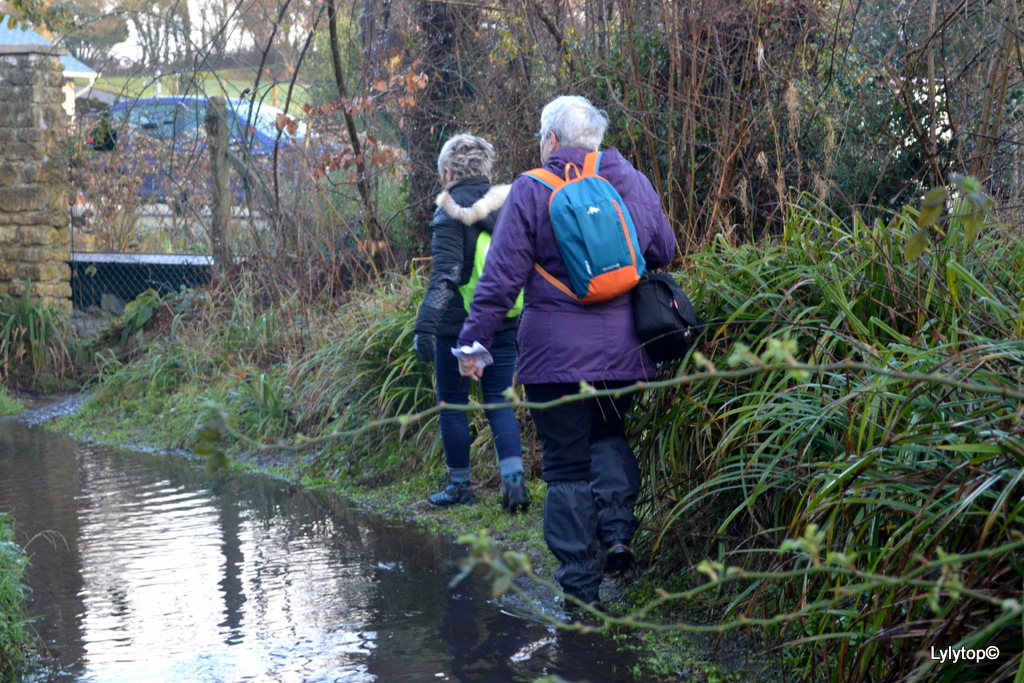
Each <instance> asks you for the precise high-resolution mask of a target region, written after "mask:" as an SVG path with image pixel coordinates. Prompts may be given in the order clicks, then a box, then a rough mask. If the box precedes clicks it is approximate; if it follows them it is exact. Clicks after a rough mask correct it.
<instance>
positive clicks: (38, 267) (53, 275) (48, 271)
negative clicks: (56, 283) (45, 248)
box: [16, 263, 60, 283]
mask: <svg viewBox="0 0 1024 683" xmlns="http://www.w3.org/2000/svg"><path fill="white" fill-rule="evenodd" d="M57 266H58V264H56V263H19V264H18V266H17V269H16V272H17V275H18V277H19V278H22V279H25V280H32V281H33V282H40V283H42V282H49V281H50V280H56V279H57V276H58V275H59V274H60V268H58V267H57Z"/></svg>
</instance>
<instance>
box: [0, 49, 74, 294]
mask: <svg viewBox="0 0 1024 683" xmlns="http://www.w3.org/2000/svg"><path fill="white" fill-rule="evenodd" d="M52 50H53V48H51V47H48V46H44V45H11V46H4V45H0V148H2V150H3V153H2V155H0V294H10V295H11V296H14V297H18V298H20V297H22V296H24V294H25V292H26V291H31V297H32V299H33V301H35V302H42V303H49V304H53V305H54V306H56V307H58V308H61V309H62V310H65V311H70V310H71V268H70V266H69V265H68V261H69V259H70V257H71V229H70V227H69V222H68V158H67V136H68V122H67V114H65V113H64V109H63V108H62V106H61V105H62V103H63V100H64V97H63V92H62V90H61V88H62V87H63V85H64V77H63V75H62V74H63V63H62V62H61V61H60V59H58V58H57V57H55V56H53V53H52Z"/></svg>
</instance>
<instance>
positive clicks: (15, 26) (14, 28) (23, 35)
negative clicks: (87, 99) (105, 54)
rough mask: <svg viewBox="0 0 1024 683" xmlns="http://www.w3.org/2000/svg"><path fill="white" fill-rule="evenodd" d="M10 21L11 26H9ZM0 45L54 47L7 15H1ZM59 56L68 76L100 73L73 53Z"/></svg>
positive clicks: (87, 76) (75, 76)
mask: <svg viewBox="0 0 1024 683" xmlns="http://www.w3.org/2000/svg"><path fill="white" fill-rule="evenodd" d="M8 21H10V24H11V26H8ZM0 45H47V46H51V47H52V46H53V43H51V42H50V41H48V40H47V39H46V38H43V37H42V36H41V35H39V34H38V33H36V32H35V31H33V30H32V29H30V28H22V27H21V23H20V22H16V21H14V20H10V19H9V18H8V17H6V16H5V17H0ZM57 56H58V57H60V60H61V61H62V62H64V75H65V76H67V77H68V78H94V77H95V76H98V75H99V74H98V73H97V72H96V71H95V70H94V69H92V68H90V67H88V66H86V65H85V64H83V63H82V62H80V61H79V60H77V59H75V58H74V57H72V56H71V55H68V54H63V55H62V54H58V55H57Z"/></svg>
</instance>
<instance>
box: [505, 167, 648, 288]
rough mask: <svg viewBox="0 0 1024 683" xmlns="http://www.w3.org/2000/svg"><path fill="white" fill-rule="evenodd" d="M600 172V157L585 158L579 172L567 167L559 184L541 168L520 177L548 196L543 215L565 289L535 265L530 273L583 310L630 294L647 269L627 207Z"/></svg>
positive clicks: (558, 181) (553, 277) (555, 177)
mask: <svg viewBox="0 0 1024 683" xmlns="http://www.w3.org/2000/svg"><path fill="white" fill-rule="evenodd" d="M600 168H601V153H600V152H590V153H588V154H587V156H586V157H585V159H584V162H583V170H582V171H580V169H579V168H578V167H577V166H576V165H575V164H569V165H567V166H566V167H565V177H564V178H560V177H558V176H557V175H555V174H554V173H552V172H551V171H548V170H546V169H543V168H535V169H533V170H532V171H527V172H526V173H524V174H523V175H526V176H529V177H530V178H533V179H534V180H536V181H537V182H540V183H543V184H544V185H546V186H547V187H548V188H549V189H550V190H551V198H550V199H549V200H548V213H549V215H550V216H551V225H552V227H553V228H554V231H555V241H556V242H557V243H558V251H559V253H560V255H561V257H562V262H563V263H564V264H565V268H566V270H567V271H568V273H569V286H568V287H567V286H566V285H565V284H564V283H563V282H562V281H561V280H558V279H557V278H555V276H553V275H551V274H550V273H549V272H548V271H546V270H545V269H544V268H542V267H541V266H540V264H537V263H535V264H534V265H533V267H534V268H535V269H536V270H537V272H539V273H540V274H541V275H542V276H544V279H546V280H547V281H548V282H550V283H551V284H552V285H554V286H555V287H557V288H558V289H560V290H561V291H562V292H564V293H565V294H566V295H568V296H570V297H572V298H573V299H575V300H576V301H578V302H579V303H581V304H584V305H587V304H596V303H601V302H602V301H608V300H609V299H614V298H615V297H617V296H620V295H622V294H625V293H626V292H628V291H630V290H632V289H633V287H634V286H636V283H637V282H639V281H640V276H641V275H643V274H644V268H645V266H646V263H645V262H644V257H643V254H641V253H640V242H639V240H638V239H637V236H636V228H635V227H634V225H633V219H632V218H631V217H630V215H629V211H628V210H627V209H626V204H625V202H623V201H622V197H621V196H620V195H619V193H618V191H617V190H616V189H615V188H614V187H612V184H611V183H609V182H608V181H607V180H605V179H604V178H602V177H601V176H600V175H599V172H600ZM574 174H575V176H574Z"/></svg>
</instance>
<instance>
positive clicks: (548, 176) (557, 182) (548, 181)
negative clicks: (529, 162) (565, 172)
mask: <svg viewBox="0 0 1024 683" xmlns="http://www.w3.org/2000/svg"><path fill="white" fill-rule="evenodd" d="M523 175H525V176H529V177H531V178H533V179H534V180H536V181H537V182H539V183H541V184H543V185H547V186H548V188H549V189H550V190H551V191H552V192H554V191H555V190H557V189H559V188H560V187H562V185H565V179H564V178H559V177H558V176H557V175H556V174H554V173H552V172H551V171H549V170H547V169H546V168H535V169H533V170H532V171H523Z"/></svg>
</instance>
